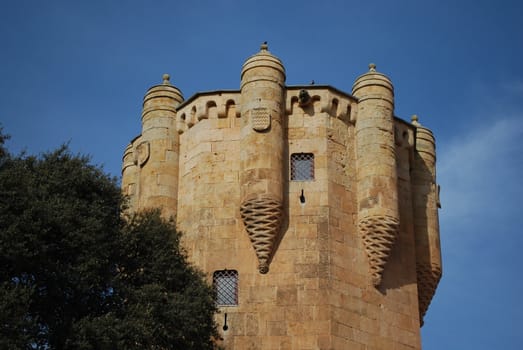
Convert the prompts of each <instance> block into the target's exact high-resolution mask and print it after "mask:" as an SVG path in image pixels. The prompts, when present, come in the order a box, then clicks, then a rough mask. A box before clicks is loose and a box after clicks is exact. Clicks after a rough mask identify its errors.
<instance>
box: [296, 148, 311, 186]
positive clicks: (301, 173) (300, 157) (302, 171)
mask: <svg viewBox="0 0 523 350" xmlns="http://www.w3.org/2000/svg"><path fill="white" fill-rule="evenodd" d="M291 180H293V181H310V180H314V154H312V153H293V154H291Z"/></svg>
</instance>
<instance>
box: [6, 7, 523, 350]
mask: <svg viewBox="0 0 523 350" xmlns="http://www.w3.org/2000/svg"><path fill="white" fill-rule="evenodd" d="M0 4H1V7H0V9H1V10H0V45H1V46H0V123H2V125H3V126H4V131H5V132H7V133H9V134H11V136H12V139H11V140H10V141H9V142H8V147H9V148H10V149H11V150H12V151H15V152H18V151H20V150H23V149H25V150H27V151H28V152H29V153H39V152H43V151H46V150H51V149H54V148H56V147H58V146H59V145H61V144H62V143H64V142H69V143H70V147H71V148H72V149H73V151H75V152H81V153H87V154H90V155H91V156H92V159H93V162H95V163H97V164H103V166H104V168H105V170H106V171H107V172H110V173H111V174H114V175H115V176H119V174H120V165H121V155H122V152H123V149H124V147H125V146H126V145H127V143H128V141H129V140H130V139H131V138H133V137H134V136H136V135H137V134H138V133H139V132H140V112H141V102H142V98H143V94H144V93H145V91H146V90H147V88H148V87H150V86H152V85H155V84H158V83H160V82H161V76H162V74H163V73H170V74H171V82H172V83H173V84H175V85H176V86H177V87H179V88H180V89H181V90H182V92H183V94H184V96H185V98H188V97H190V96H191V95H193V94H194V93H195V92H197V91H207V90H216V89H238V88H239V80H240V70H241V65H242V63H243V61H244V60H245V59H246V58H247V57H248V56H250V55H251V54H253V53H255V52H257V51H258V49H259V45H260V43H261V42H263V41H265V40H266V41H268V42H269V48H270V50H271V52H273V53H274V54H275V55H277V56H278V57H280V58H281V59H282V61H283V62H284V64H285V67H286V70H287V84H289V85H293V84H306V83H309V82H310V81H311V80H315V82H316V83H317V84H328V85H332V86H335V87H337V88H338V89H341V90H343V91H347V92H350V90H351V86H352V83H353V81H354V79H355V78H356V77H357V76H358V75H360V74H362V73H364V72H365V71H366V70H367V65H368V63H369V62H375V63H376V64H377V67H378V71H381V72H383V73H385V74H387V75H388V76H389V77H390V78H391V79H392V81H393V82H394V85H395V92H396V114H397V115H398V116H399V117H401V118H404V119H407V120H409V119H410V116H411V115H412V114H418V115H419V116H420V122H421V123H422V124H423V125H425V126H427V127H429V128H431V129H432V130H433V131H434V133H435V135H436V138H437V143H438V181H439V183H440V184H441V187H442V194H441V197H442V205H443V208H442V209H441V211H440V221H441V240H442V249H443V259H444V277H443V279H442V281H441V283H440V286H439V289H438V291H437V294H436V297H435V299H434V300H433V302H432V305H431V307H430V309H429V311H428V314H427V316H426V319H425V326H424V327H423V329H422V337H423V346H424V349H425V350H433V349H447V350H448V349H475V350H478V349H489V350H490V349H505V350H508V349H518V350H519V349H522V348H523V332H522V329H523V306H522V305H523V304H522V303H521V295H523V278H522V277H521V275H520V268H521V267H522V266H523V264H522V258H521V255H520V252H521V250H522V249H523V233H522V232H521V227H522V226H523V225H522V224H523V210H522V209H521V207H519V204H520V199H521V198H523V186H522V184H521V179H520V177H521V175H522V170H523V155H522V153H523V152H522V146H521V141H520V140H522V139H523V68H522V66H523V2H521V1H508V0H498V1H494V0H492V1H482V0H477V1H469V0H466V1H458V0H455V1H449V0H440V1H422V0H418V1H405V0H397V1H384V0H381V1H380V0H376V1H369V2H367V3H365V2H362V1H327V0H325V1H306V0H302V1H227V0H223V1H217V0H215V1H160V0H158V1H144V0H142V1H98V0H96V1H95V0H90V1H25V0H18V1H7V0H0Z"/></svg>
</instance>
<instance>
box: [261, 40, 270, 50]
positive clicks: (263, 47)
mask: <svg viewBox="0 0 523 350" xmlns="http://www.w3.org/2000/svg"><path fill="white" fill-rule="evenodd" d="M260 51H269V45H267V42H266V41H264V42H263V44H261V46H260Z"/></svg>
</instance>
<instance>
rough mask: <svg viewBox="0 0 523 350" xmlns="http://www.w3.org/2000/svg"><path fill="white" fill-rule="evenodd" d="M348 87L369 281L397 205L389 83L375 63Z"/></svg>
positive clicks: (382, 258)
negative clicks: (353, 105) (354, 102)
mask: <svg viewBox="0 0 523 350" xmlns="http://www.w3.org/2000/svg"><path fill="white" fill-rule="evenodd" d="M369 68H370V69H369V71H368V72H367V73H365V74H363V75H362V76H360V77H359V78H358V79H356V82H355V83H354V85H353V87H352V94H353V95H354V96H355V97H357V98H358V114H357V120H356V125H355V138H356V164H357V184H358V191H357V199H358V228H359V231H360V233H361V235H362V237H363V240H364V243H365V250H366V252H367V256H368V258H369V262H370V270H371V274H372V282H373V284H374V285H375V286H378V285H379V284H380V283H381V276H382V273H383V269H384V267H385V264H386V262H387V260H388V257H389V255H390V251H391V249H392V246H393V244H394V241H395V239H396V236H397V234H398V227H399V210H398V189H397V175H396V154H395V142H394V88H393V86H392V82H391V81H390V80H389V78H388V77H387V76H385V75H383V74H381V73H378V72H376V66H375V65H374V64H370V65H369Z"/></svg>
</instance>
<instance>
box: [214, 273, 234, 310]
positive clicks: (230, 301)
mask: <svg viewBox="0 0 523 350" xmlns="http://www.w3.org/2000/svg"><path fill="white" fill-rule="evenodd" d="M212 283H213V286H214V290H215V291H216V305H218V306H236V305H238V271H236V270H219V271H215V272H214V274H213V276H212Z"/></svg>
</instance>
